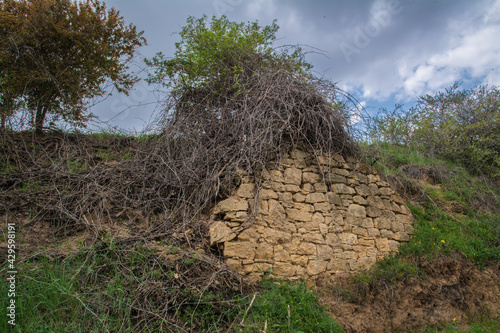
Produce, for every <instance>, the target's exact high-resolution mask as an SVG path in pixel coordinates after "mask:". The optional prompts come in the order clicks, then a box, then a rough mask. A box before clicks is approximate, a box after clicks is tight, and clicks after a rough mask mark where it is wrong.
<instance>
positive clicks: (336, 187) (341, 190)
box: [332, 184, 356, 194]
mask: <svg viewBox="0 0 500 333" xmlns="http://www.w3.org/2000/svg"><path fill="white" fill-rule="evenodd" d="M332 192H334V193H337V194H354V193H356V191H355V190H354V189H353V188H352V187H349V186H347V185H346V184H333V185H332Z"/></svg>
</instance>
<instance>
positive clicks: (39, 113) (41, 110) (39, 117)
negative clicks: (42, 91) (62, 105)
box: [35, 105, 47, 134]
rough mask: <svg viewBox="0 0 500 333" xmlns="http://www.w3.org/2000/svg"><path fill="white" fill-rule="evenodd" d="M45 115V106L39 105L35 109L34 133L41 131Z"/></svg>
mask: <svg viewBox="0 0 500 333" xmlns="http://www.w3.org/2000/svg"><path fill="white" fill-rule="evenodd" d="M46 115H47V108H46V107H45V106H43V105H39V106H38V107H37V109H36V116H35V133H36V134H41V133H43V123H44V121H45V116H46Z"/></svg>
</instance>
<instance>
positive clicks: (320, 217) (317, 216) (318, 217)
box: [311, 212, 325, 223]
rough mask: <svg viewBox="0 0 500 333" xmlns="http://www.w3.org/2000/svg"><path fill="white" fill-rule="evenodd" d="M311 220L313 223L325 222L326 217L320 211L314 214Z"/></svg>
mask: <svg viewBox="0 0 500 333" xmlns="http://www.w3.org/2000/svg"><path fill="white" fill-rule="evenodd" d="M311 221H312V222H313V223H323V222H325V217H324V216H323V214H321V213H320V212H316V213H314V214H313V216H312V219H311Z"/></svg>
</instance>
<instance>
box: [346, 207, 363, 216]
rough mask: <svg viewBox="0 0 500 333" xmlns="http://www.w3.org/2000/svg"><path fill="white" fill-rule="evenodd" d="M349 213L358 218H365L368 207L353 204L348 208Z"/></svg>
mask: <svg viewBox="0 0 500 333" xmlns="http://www.w3.org/2000/svg"><path fill="white" fill-rule="evenodd" d="M347 214H348V215H350V216H353V217H357V218H365V217H366V209H365V207H363V206H360V205H357V204H351V205H349V207H348V208H347Z"/></svg>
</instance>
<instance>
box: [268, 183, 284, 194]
mask: <svg viewBox="0 0 500 333" xmlns="http://www.w3.org/2000/svg"><path fill="white" fill-rule="evenodd" d="M271 190H273V191H276V192H283V191H284V190H285V185H283V183H280V182H272V183H271Z"/></svg>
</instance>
